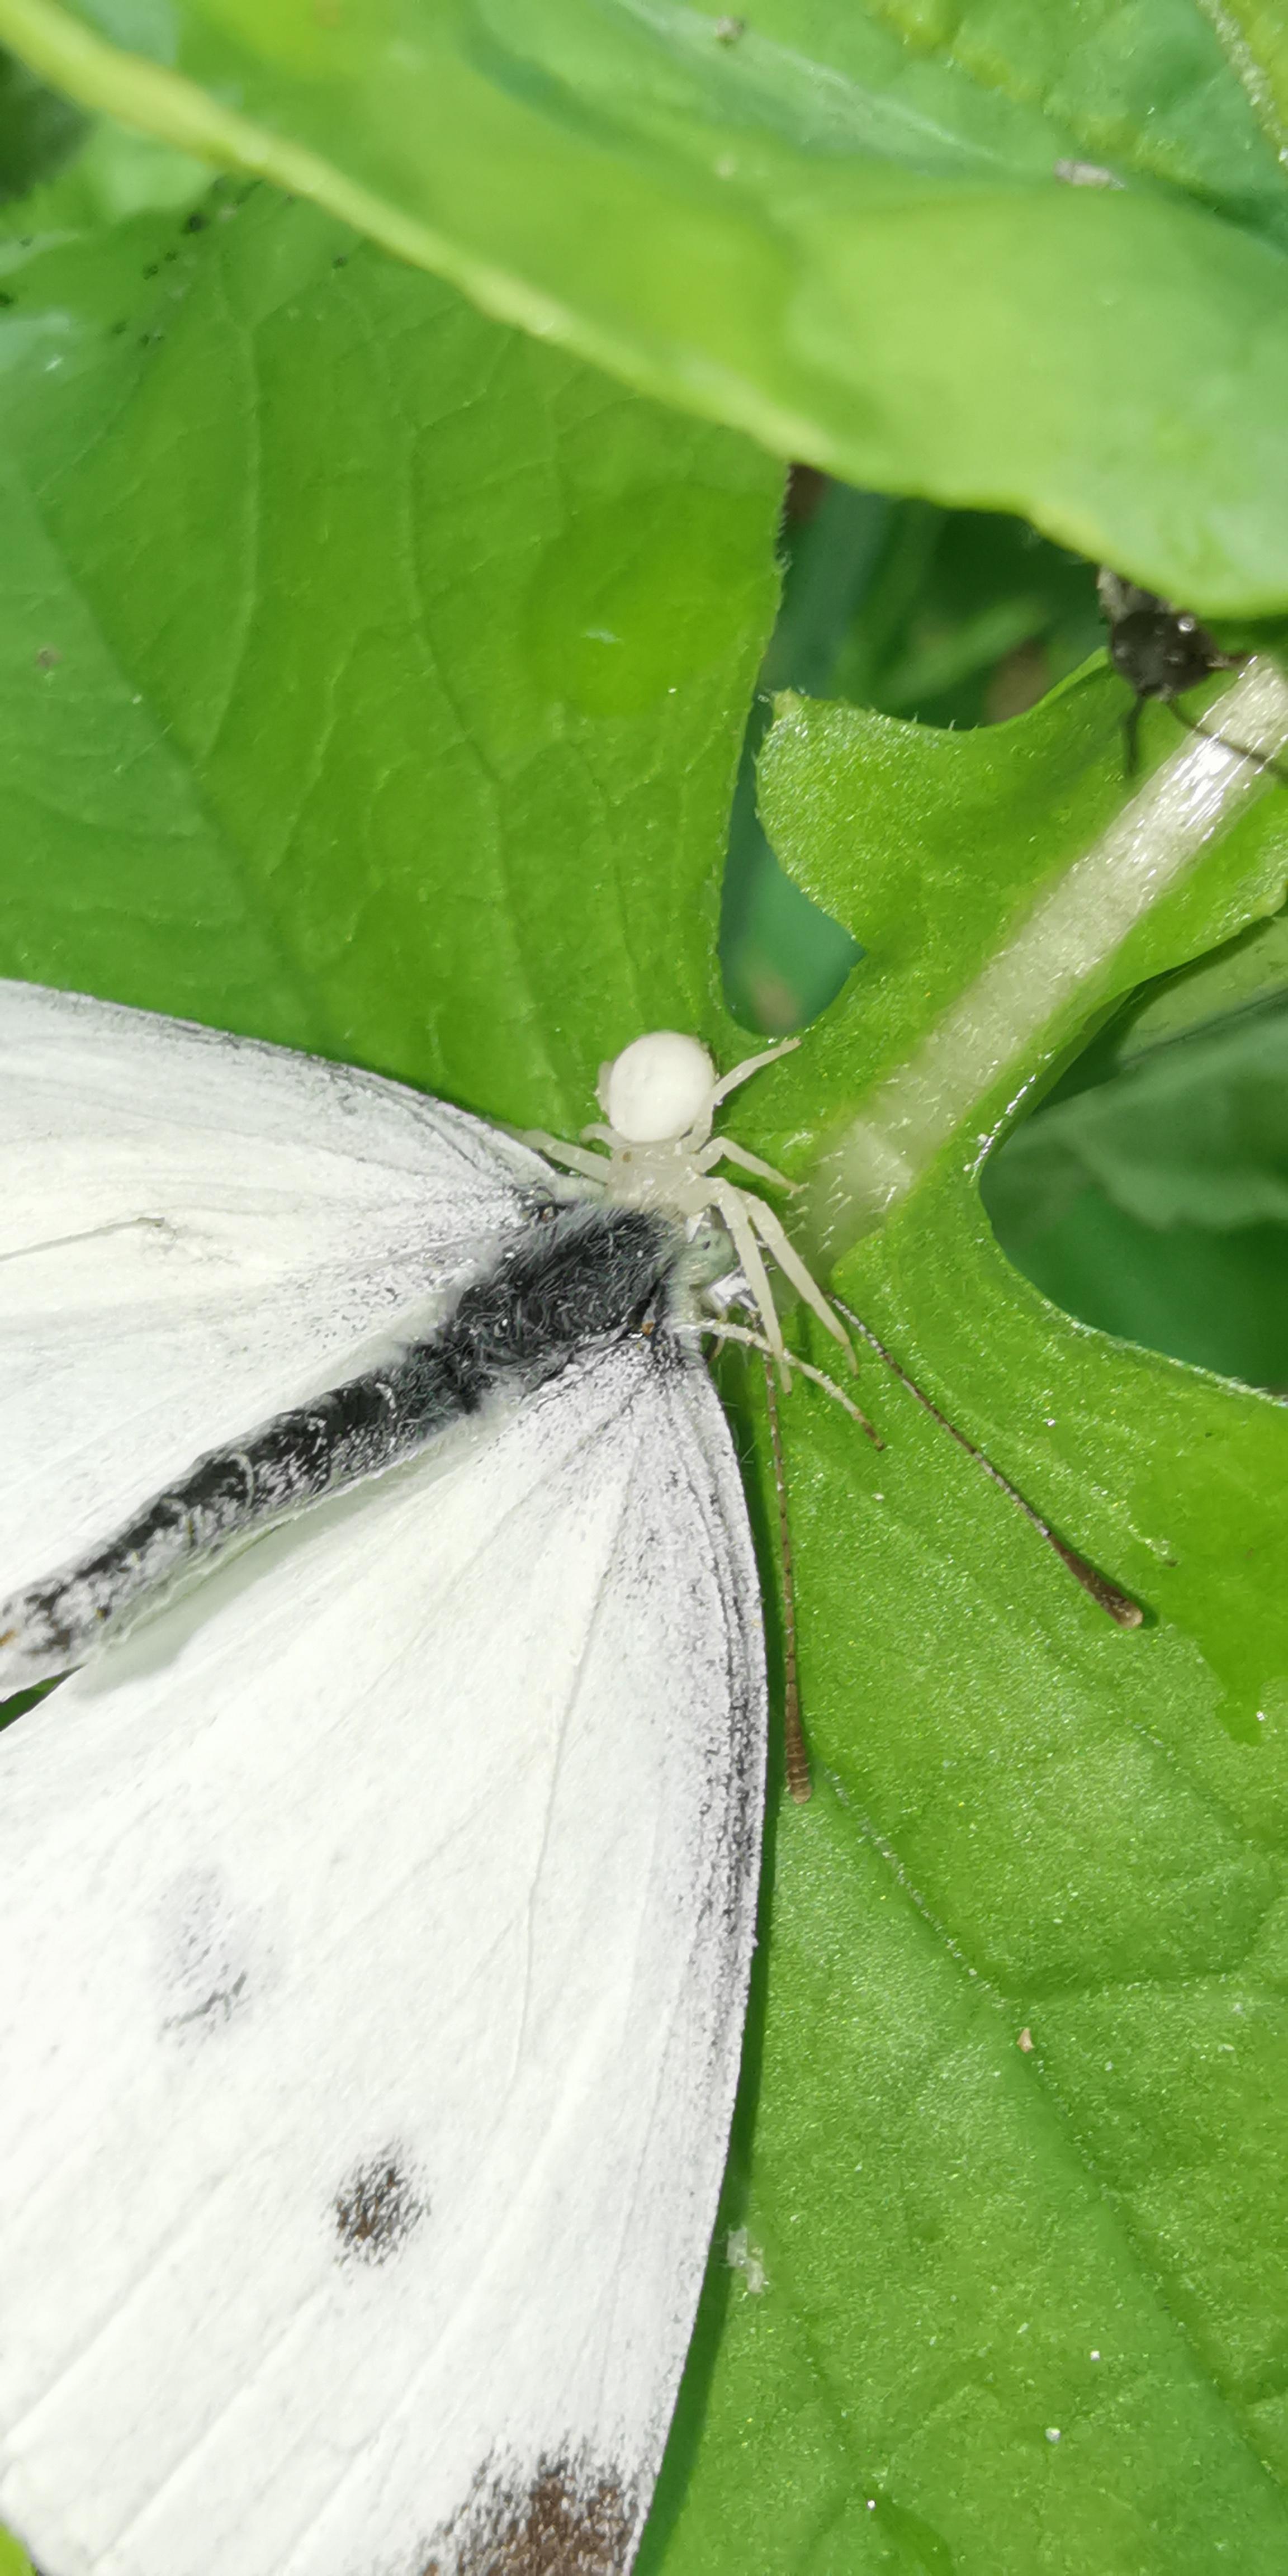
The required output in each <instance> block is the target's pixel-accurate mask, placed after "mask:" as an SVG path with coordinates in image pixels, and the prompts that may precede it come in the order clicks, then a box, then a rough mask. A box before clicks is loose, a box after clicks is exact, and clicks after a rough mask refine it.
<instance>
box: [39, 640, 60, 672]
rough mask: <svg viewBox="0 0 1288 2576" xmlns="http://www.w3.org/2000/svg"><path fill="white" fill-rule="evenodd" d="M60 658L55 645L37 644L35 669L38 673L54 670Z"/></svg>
mask: <svg viewBox="0 0 1288 2576" xmlns="http://www.w3.org/2000/svg"><path fill="white" fill-rule="evenodd" d="M62 658H63V657H62V654H61V653H60V652H59V650H58V646H57V645H56V644H38V645H37V647H36V668H37V670H39V671H53V670H56V669H57V666H58V664H59V663H60V662H61V660H62Z"/></svg>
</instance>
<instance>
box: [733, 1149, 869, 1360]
mask: <svg viewBox="0 0 1288 2576" xmlns="http://www.w3.org/2000/svg"><path fill="white" fill-rule="evenodd" d="M738 1195H739V1197H741V1196H742V1193H741V1191H739V1193H738ZM748 1206H749V1209H750V1222H751V1224H752V1225H753V1226H754V1227H755V1229H756V1232H757V1234H758V1235H759V1236H760V1240H761V1242H762V1243H763V1244H765V1245H766V1247H767V1248H768V1250H769V1251H770V1252H772V1254H773V1256H774V1259H775V1261H776V1262H777V1263H778V1266H779V1269H780V1270H781V1271H782V1272H783V1274H784V1277H785V1278H788V1279H790V1281H791V1283H792V1286H793V1288H794V1289H795V1290H796V1294H797V1296H798V1297H803V1298H804V1300H805V1303H806V1305H807V1306H808V1307H809V1308H810V1309H811V1311H812V1312H813V1313H814V1314H815V1315H817V1317H818V1319H819V1322H820V1324H826V1326H827V1329H828V1331H829V1333H830V1334H831V1335H832V1338H833V1340H834V1341H837V1342H839V1343H840V1345H841V1348H842V1350H843V1351H844V1353H845V1356H846V1358H847V1360H848V1361H849V1363H850V1366H851V1368H856V1367H857V1366H858V1362H857V1361H856V1359H855V1356H854V1346H853V1344H852V1342H851V1340H850V1336H849V1334H848V1333H847V1331H846V1329H845V1326H844V1324H842V1323H841V1322H840V1321H839V1320H838V1318H837V1317H836V1316H835V1315H834V1314H833V1312H832V1309H831V1307H830V1306H829V1304H828V1302H827V1299H826V1297H825V1296H824V1294H823V1291H822V1289H821V1288H820V1286H819V1284H818V1281H817V1279H816V1278H815V1277H814V1275H813V1273H812V1271H809V1270H807V1269H806V1267H805V1264H804V1262H803V1261H802V1259H801V1257H800V1254H799V1252H798V1251H797V1249H796V1246H795V1244H794V1243H793V1242H792V1241H791V1239H790V1237H789V1235H788V1234H787V1232H786V1230H785V1228H784V1226H783V1223H782V1220H781V1218H780V1217H777V1216H775V1214H774V1211H773V1209H772V1208H771V1207H766V1205H765V1202H764V1200H763V1199H752V1200H750V1201H749V1202H748Z"/></svg>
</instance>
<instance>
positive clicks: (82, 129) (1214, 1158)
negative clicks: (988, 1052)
mask: <svg viewBox="0 0 1288 2576" xmlns="http://www.w3.org/2000/svg"><path fill="white" fill-rule="evenodd" d="M51 183H52V186H51ZM207 184H208V172H207V171H206V170H205V169H204V167H203V165H202V164H201V163H199V162H197V161H193V160H190V159H189V158H188V156H187V155H186V154H184V153H180V152H177V151H174V150H172V149H169V148H167V147H165V146H163V145H161V144H158V143H155V142H152V141H150V140H148V139H147V138H145V137H143V136H139V135H134V134H131V133H128V132H127V131H125V130H124V129H123V128H121V127H119V126H116V125H114V124H113V123H112V122H111V120H101V121H92V120H90V119H87V118H85V117H83V116H82V115H80V113H79V112H78V111H77V110H75V109H73V108H71V107H70V106H69V105H68V104H67V103H66V102H65V101H64V100H62V99H61V98H59V97H58V96H57V95H56V94H55V93H54V92H53V91H51V90H49V89H47V88H46V87H45V86H44V85H43V84H42V83H41V82H40V81H38V80H36V79H35V78H34V77H33V75H32V74H30V73H29V72H28V71H27V70H26V69H25V68H24V67H23V66H21V65H19V64H17V63H15V62H13V61H12V60H11V59H10V58H8V57H6V56H4V55H3V54H0V208H7V209H11V212H9V213H8V215H7V217H6V216H4V215H0V228H4V227H5V225H6V223H7V226H8V228H13V227H14V225H15V224H16V222H17V221H19V220H20V221H21V222H22V223H23V224H24V225H25V224H27V223H29V222H30V223H33V224H35V223H36V222H37V221H38V220H40V221H44V220H46V219H47V213H48V211H51V210H52V208H53V206H54V204H55V202H56V206H57V212H58V216H59V218H60V219H61V221H62V222H64V223H70V222H73V221H76V220H80V221H85V222H104V221H106V222H111V221H119V220H121V219H122V218H123V217H124V216H127V215H130V214H133V213H135V212H138V211H140V210H141V209H143V208H145V207H148V206H157V207H162V206H164V207H174V208H180V207H182V206H184V205H185V204H187V203H189V202H191V203H195V202H196V199H197V198H198V196H199V195H200V194H201V193H202V191H203V189H204V188H205V186H206V185H207ZM46 189H48V190H49V192H50V206H49V209H48V210H47V209H45V208H44V207H42V195H43V193H44V191H45V190H46ZM33 190H34V191H38V192H40V193H38V194H36V195H35V196H33V194H32V192H33ZM18 201H22V203H21V206H19V203H18ZM782 561H783V595H782V604H781V609H780V613H779V617H778V621H777V625H776V627H775V630H774V634H773V637H772V640H771V643H770V646H769V650H768V652H767V654H766V657H765V662H764V666H763V669H762V671H761V675H760V682H759V688H758V692H757V696H756V699H755V702H754V704H753V707H752V711H751V716H750V720H749V724H748V730H747V741H746V747H745V752H744V757H743V762H742V769H741V774H740V777H739V782H738V788H737V793H736V797H735V802H734V809H733V814H732V819H731V828H730V841H729V856H728V868H727V876H726V886H725V900H724V915H723V927H722V963H723V968H724V975H725V983H726V989H727V994H728V999H729V1002H730V1006H731V1008H732V1009H733V1011H734V1013H735V1015H736V1016H737V1017H738V1018H739V1019H740V1020H741V1021H743V1022H744V1023H745V1024H746V1025H747V1026H748V1027H749V1028H753V1029H757V1030H764V1031H768V1032H771V1033H773V1034H779V1033H781V1032H784V1031H787V1030H792V1029H797V1028H800V1027H803V1026H804V1025H805V1024H806V1023H807V1022H808V1021H809V1020H811V1019H813V1018H815V1017H816V1016H817V1015H818V1013H819V1012H821V1011H822V1010H824V1009H826V1007H827V1005H828V1003H829V1002H831V1001H832V1000H833V998H834V997H835V995H836V994H837V993H838V992H839V991H840V989H841V986H842V985H843V984H844V982H845V980H846V977H847V975H848V974H849V972H850V969H851V967H852V966H853V965H854V964H855V963H856V961H857V959H858V957H859V955H860V954H861V950H860V949H859V948H857V947H856V945H855V943H854V941H853V940H852V939H851V937H850V936H849V934H848V933H847V932H846V931H844V930H842V929H841V928H840V927H839V925H838V924H837V923H835V922H834V921H831V920H829V919H828V918H827V916H826V915H825V914H823V913H821V912H820V911H819V910H818V909H817V907H816V906H815V905H813V904H812V903H811V902H810V901H809V900H808V898H807V897H806V896H805V895H804V894H803V893H801V891H800V890H799V889H798V888H797V887H796V886H794V885H793V884H792V883H791V882H790V880H789V879H788V878H787V876H786V875H785V874H784V873H783V871H782V869H781V868H780V867H779V865H778V863H777V860H776V859H775V856H774V853H773V850H772V849H771V847H770V845H769V842H768V840H767V839H766V836H765V833H764V831H763V829H762V827H761V824H760V821H759V817H758V813H757V806H756V781H755V763H756V754H757V751H758V749H759V745H760V743H761V741H762V740H763V737H764V734H765V732H766V730H767V727H768V723H769V720H770V716H771V711H772V702H773V698H774V696H775V694H776V693H777V692H778V691H780V690H783V689H789V688H790V689H796V690H800V691H802V692H803V693H805V694H807V695H810V696H815V697H831V698H842V699H848V700H851V701H853V702H854V703H855V704H857V705H863V706H870V707H876V708H878V709H880V710H881V711H883V712H884V713H886V714H889V715H893V716H899V717H902V718H904V719H905V720H909V721H912V722H915V723H918V724H926V725H946V726H974V725H982V724H999V723H1005V722H1006V721H1007V719H1008V718H1010V717H1012V716H1017V715H1020V714H1022V713H1023V712H1024V710H1025V709H1026V708H1028V707H1031V706H1032V705H1034V704H1035V703H1036V701H1037V700H1038V699H1039V698H1040V697H1042V696H1043V695H1044V694H1045V692H1046V691H1047V690H1048V689H1050V688H1052V687H1053V686H1055V684H1056V683H1057V682H1059V681H1060V680H1062V679H1064V678H1065V677H1066V676H1067V675H1068V674H1069V673H1071V672H1072V671H1075V670H1077V669H1078V668H1079V666H1080V665H1081V664H1082V663H1084V662H1086V661H1087V660H1088V658H1089V657H1090V656H1091V655H1093V654H1096V653H1099V652H1101V651H1103V648H1104V628H1103V624H1102V621H1101V617H1100V613H1099V608H1098V605H1097V600H1096V587H1095V568H1094V566H1093V565H1091V564H1089V563H1086V562H1084V561H1083V560H1081V559H1080V558H1079V557H1077V556H1075V555H1072V554H1070V553H1068V552H1066V551H1065V550H1064V549H1063V548H1062V547H1060V546H1058V545H1055V544H1053V543H1052V542H1051V541H1050V540H1049V539H1047V538H1045V537H1043V536H1041V535H1039V534H1038V532H1037V531H1036V530H1035V529H1033V528H1031V527H1029V526H1027V525H1026V524H1025V523H1024V522H1023V521H1021V520H1019V519H1015V518H1012V517H1008V516H1005V515H1002V514H1000V513H995V512H986V511H978V510H954V509H947V508H944V507H941V506H940V505H938V504H937V503H934V502H930V501H925V500H919V499H890V498H887V497H885V496H882V495H879V494H875V493H869V492H859V491H855V490H852V489H850V488H849V487H847V486H846V485H844V484H840V483H836V482H832V481H829V480H828V479H827V478H826V477H824V476H822V475H820V474H818V473H816V472H815V471H814V470H813V469H812V468H808V467H806V468H799V469H797V470H796V471H795V472H794V473H793V475H792V476H791V478H790V480H789V484H788V488H787V493H786V500H785V508H784V517H783V532H782ZM1227 640H1228V641H1231V642H1237V640H1238V639H1237V638H1236V637H1234V636H1231V637H1229V638H1227ZM1127 704H1128V698H1127V692H1126V690H1124V711H1125V710H1126V707H1127ZM1176 721H1177V720H1176V718H1175V717H1174V716H1173V715H1172V714H1171V713H1170V712H1169V711H1168V710H1166V709H1159V710H1157V711H1151V715H1150V719H1149V723H1148V725H1147V728H1146V735H1145V740H1146V747H1147V748H1146V756H1147V758H1149V757H1154V758H1158V757H1161V756H1162V754H1163V752H1164V751H1165V749H1166V748H1167V743H1168V729H1169V728H1172V727H1174V726H1175V723H1176ZM983 1192H984V1199H985V1204H986V1206H987V1208H988V1211H989V1215H990V1218H991V1220H992V1223H993V1226H994V1228H995V1230H996V1232H997V1235H998V1237H999V1240H1000V1242H1001V1244H1002V1246H1003V1248H1004V1250H1005V1251H1006V1252H1007V1254H1008V1255H1009V1257H1010V1258H1011V1259H1012V1260H1013V1261H1014V1262H1015V1263H1016V1264H1017V1265H1018V1267H1019V1268H1020V1269H1021V1270H1023V1271H1024V1272H1025V1273H1026V1274H1027V1276H1028V1277H1029V1278H1030V1279H1031V1280H1032V1281H1033V1282H1034V1283H1035V1285H1036V1286H1037V1287H1038V1288H1040V1289H1041V1290H1042V1291H1043V1293H1044V1294H1045V1295H1046V1296H1048V1297H1049V1298H1051V1299H1052V1301H1053V1302H1054V1303H1055V1304H1057V1305H1059V1306H1061V1307H1063V1308H1064V1309H1065V1310H1066V1311H1067V1312H1069V1313H1070V1314H1073V1315H1075V1316H1077V1317H1079V1318H1081V1319H1082V1320H1083V1321H1084V1322H1085V1323H1087V1324H1090V1325H1093V1326H1096V1327H1098V1328H1099V1329H1101V1330H1103V1331H1107V1332H1111V1333H1115V1334H1118V1335H1120V1336H1121V1337H1122V1338H1124V1339H1126V1340H1130V1341H1136V1342H1140V1343H1143V1344H1145V1345H1147V1346H1149V1347H1152V1348H1154V1349H1157V1350H1161V1351H1165V1352H1168V1353H1170V1354H1171V1355H1172V1356H1174V1357H1176V1358H1178V1359H1181V1360H1185V1361H1188V1362H1191V1363H1193V1364H1195V1365H1198V1366H1202V1367H1206V1368H1210V1369H1213V1370H1216V1371H1218V1372H1219V1373H1221V1374H1224V1375H1228V1376H1231V1377H1236V1378H1240V1379H1243V1380H1244V1381H1245V1382H1247V1383H1249V1384H1253V1385H1257V1386H1263V1387H1268V1388H1271V1389H1273V1390H1275V1391H1276V1392H1278V1391H1281V1390H1282V1391H1283V1392H1285V1394H1288V918H1285V917H1284V916H1281V917H1280V918H1279V919H1277V920H1275V921H1272V922H1269V923H1265V924H1262V925H1260V926H1259V927H1258V928H1256V929H1253V930H1251V931H1248V932H1246V933H1245V934H1244V935H1243V936H1242V937H1241V938H1240V939H1238V940H1236V941H1234V942H1232V943H1231V946H1230V948H1229V949H1228V950H1227V951H1224V952H1222V953H1221V954H1220V955H1219V956H1218V957H1216V958H1214V959H1213V958H1208V959H1204V960H1202V961H1200V962H1199V963H1198V964H1197V965H1196V966H1194V967H1190V968H1186V969H1185V970H1183V971H1182V972H1181V973H1180V974H1178V975H1175V976H1172V977H1170V978H1167V979H1165V981H1164V983H1163V985H1162V986H1161V987H1158V988H1153V987H1151V988H1147V989H1146V990H1145V991H1144V992H1143V993H1139V994H1137V995H1135V996H1134V997H1133V999H1132V1000H1131V1002H1130V1003H1129V1004H1128V1005H1127V1006H1126V1008H1125V1009H1124V1010H1123V1011H1121V1012H1120V1013H1118V1014H1117V1015H1116V1016H1115V1018H1114V1020H1113V1021H1112V1023H1111V1024H1110V1025H1109V1026H1107V1027H1105V1028H1103V1029H1101V1030H1100V1031H1099V1032H1098V1033H1097V1035H1096V1037H1095V1039H1094V1040H1093V1042H1092V1044H1091V1045H1090V1046H1089V1047H1087V1048H1086V1049H1085V1050H1084V1051H1083V1052H1082V1053H1081V1054H1080V1055H1079V1056H1078V1057H1077V1059H1076V1060H1075V1061H1074V1062H1073V1063H1071V1064H1069V1065H1067V1066H1066V1067H1065V1068H1064V1069H1063V1071H1062V1073H1061V1075H1060V1077H1059V1079H1058V1081H1057V1082H1056V1083H1055V1084H1054V1086H1053V1087H1052V1088H1051V1089H1050V1090H1049V1091H1048V1093H1047V1095H1046V1098H1045V1099H1044V1100H1043V1101H1042V1102H1041V1104H1040V1105H1039V1106H1038V1107H1037V1108H1036V1110H1034V1111H1033V1112H1032V1113H1031V1114H1029V1115H1026V1116H1025V1117H1024V1118H1023V1119H1022V1120H1021V1121H1020V1122H1019V1124H1018V1125H1017V1126H1016V1128H1015V1129H1014V1130H1013V1131H1012V1133H1011V1134H1010V1136H1009V1137H1008V1138H1007V1139H1006V1140H1005V1142H1004V1143H1003V1144H1002V1146H1001V1147H1000V1149H999V1150H998V1151H997V1152H996V1153H995V1154H994V1155H993V1156H992V1157H991V1159H990V1161H989V1163H988V1165H987V1167H986V1169H985V1172H984V1175H983Z"/></svg>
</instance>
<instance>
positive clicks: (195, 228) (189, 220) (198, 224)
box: [183, 214, 210, 233]
mask: <svg viewBox="0 0 1288 2576" xmlns="http://www.w3.org/2000/svg"><path fill="white" fill-rule="evenodd" d="M209 221H210V217H209V215H202V214H191V215H185V217H184V221H183V229H184V231H185V232H186V233H204V231H205V229H206V226H207V224H208V223H209Z"/></svg>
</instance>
